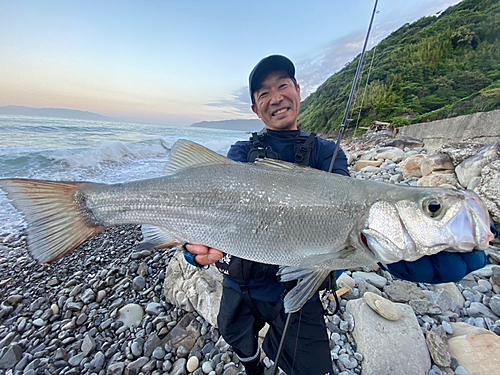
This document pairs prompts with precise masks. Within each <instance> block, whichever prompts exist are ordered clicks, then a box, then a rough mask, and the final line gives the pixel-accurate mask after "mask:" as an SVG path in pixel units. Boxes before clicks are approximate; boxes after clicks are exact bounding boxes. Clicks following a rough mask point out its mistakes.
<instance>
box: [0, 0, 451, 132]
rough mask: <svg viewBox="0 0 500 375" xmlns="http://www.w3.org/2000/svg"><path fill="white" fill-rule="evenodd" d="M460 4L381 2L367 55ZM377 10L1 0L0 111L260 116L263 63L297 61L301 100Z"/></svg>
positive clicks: (353, 50)
mask: <svg viewBox="0 0 500 375" xmlns="http://www.w3.org/2000/svg"><path fill="white" fill-rule="evenodd" d="M458 2H459V1H458V0H379V3H378V7H377V11H378V14H377V15H376V16H375V21H374V25H373V29H372V35H371V38H370V43H369V45H368V49H371V48H372V47H373V46H374V45H375V44H376V43H378V42H379V41H380V40H382V39H383V38H384V37H385V36H387V35H389V34H390V33H391V32H392V31H394V30H396V29H398V28H399V27H400V26H402V25H404V24H405V23H407V22H413V21H416V20H417V19H419V18H420V17H422V16H427V15H435V14H436V13H438V12H440V11H442V10H445V9H446V8H448V7H449V6H451V5H454V4H456V3H458ZM373 6H374V0H373V1H372V0H370V1H368V0H350V1H346V0H330V1H325V0H310V1H305V0H302V1H297V0H287V1H272V0H252V1H238V0H211V1H201V0H198V1H196V0H182V1H180V0H179V1H169V0H161V1H160V0H143V1H128V0H127V1H124V0H120V1H112V0H111V1H102V0H101V1H93V0H87V1H68V0H63V1H55V0H44V1H39V0H33V1H24V0H9V1H6V0H0V106H6V105H19V106H28V107H35V108H69V109H76V110H82V111H89V112H95V113H99V114H101V115H104V116H109V117H112V118H117V119H122V120H128V121H140V122H152V123H160V124H165V125H178V126H184V125H189V124H192V123H194V122H198V121H215V120H227V119H236V118H256V117H255V115H254V114H253V112H252V111H251V109H250V97H249V94H248V75H249V73H250V71H251V70H252V68H253V67H254V66H255V64H257V63H258V62H259V61H260V59H262V58H263V57H265V56H268V55H271V54H283V55H285V56H287V57H289V58H290V59H292V61H293V62H294V63H295V65H296V70H297V73H296V77H297V80H298V82H299V84H300V85H301V94H302V99H305V98H306V97H307V95H309V94H310V93H311V92H314V90H315V89H316V88H317V87H318V86H319V85H320V84H321V83H323V82H324V81H325V80H326V79H327V78H328V77H329V76H330V75H332V74H333V73H335V72H336V71H338V70H340V69H341V68H342V67H343V66H344V65H345V64H346V63H348V62H350V61H351V60H352V59H353V58H354V57H355V56H356V55H357V54H359V53H360V52H361V49H362V46H363V42H364V38H365V35H366V31H367V29H368V24H369V21H370V17H371V14H372V11H373ZM353 78H354V77H353Z"/></svg>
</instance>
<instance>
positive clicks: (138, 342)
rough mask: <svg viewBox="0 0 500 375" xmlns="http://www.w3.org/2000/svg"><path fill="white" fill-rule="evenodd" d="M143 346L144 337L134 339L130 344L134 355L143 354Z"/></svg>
mask: <svg viewBox="0 0 500 375" xmlns="http://www.w3.org/2000/svg"><path fill="white" fill-rule="evenodd" d="M143 346H144V339H143V338H139V339H135V340H134V341H132V344H131V345H130V351H131V352H132V354H133V355H134V357H140V356H142V349H143Z"/></svg>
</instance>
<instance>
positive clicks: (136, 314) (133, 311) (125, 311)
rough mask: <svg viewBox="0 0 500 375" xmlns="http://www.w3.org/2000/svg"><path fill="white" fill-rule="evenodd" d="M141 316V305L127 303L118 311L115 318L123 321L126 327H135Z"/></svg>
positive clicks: (142, 312) (142, 314)
mask: <svg viewBox="0 0 500 375" xmlns="http://www.w3.org/2000/svg"><path fill="white" fill-rule="evenodd" d="M143 317H144V310H143V308H142V306H141V305H137V304H135V303H129V304H128V305H125V306H123V307H122V308H121V309H120V310H119V311H118V318H117V320H119V321H121V322H123V324H124V325H125V326H127V327H132V326H134V327H137V326H139V325H140V324H141V321H142V318H143Z"/></svg>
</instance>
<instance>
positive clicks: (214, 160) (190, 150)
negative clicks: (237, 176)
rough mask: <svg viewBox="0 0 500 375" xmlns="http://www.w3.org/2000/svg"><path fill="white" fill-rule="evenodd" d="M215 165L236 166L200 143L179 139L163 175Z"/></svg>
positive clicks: (233, 162)
mask: <svg viewBox="0 0 500 375" xmlns="http://www.w3.org/2000/svg"><path fill="white" fill-rule="evenodd" d="M213 164H217V165H221V164H236V162H235V161H233V160H231V159H228V158H226V157H224V156H222V155H219V154H218V153H216V152H214V151H212V150H209V149H208V148H206V147H204V146H202V145H200V144H198V143H195V142H192V141H188V140H186V139H179V140H178V141H177V142H175V143H174V145H173V146H172V150H171V151H170V156H169V158H168V161H167V164H165V167H164V168H163V174H172V173H175V172H178V171H180V170H183V169H186V168H193V167H201V166H205V165H213Z"/></svg>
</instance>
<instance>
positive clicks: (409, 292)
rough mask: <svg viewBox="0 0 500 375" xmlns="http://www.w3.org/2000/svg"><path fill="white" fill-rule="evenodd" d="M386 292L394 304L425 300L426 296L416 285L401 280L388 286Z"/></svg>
mask: <svg viewBox="0 0 500 375" xmlns="http://www.w3.org/2000/svg"><path fill="white" fill-rule="evenodd" d="M384 292H385V293H386V294H387V296H388V297H389V299H390V300H391V301H393V302H404V303H408V302H410V301H411V300H417V299H425V294H424V293H423V292H422V290H421V289H420V288H419V287H418V286H417V285H416V284H414V283H410V282H403V281H399V280H395V281H394V282H393V283H392V284H389V285H386V286H385V287H384Z"/></svg>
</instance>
